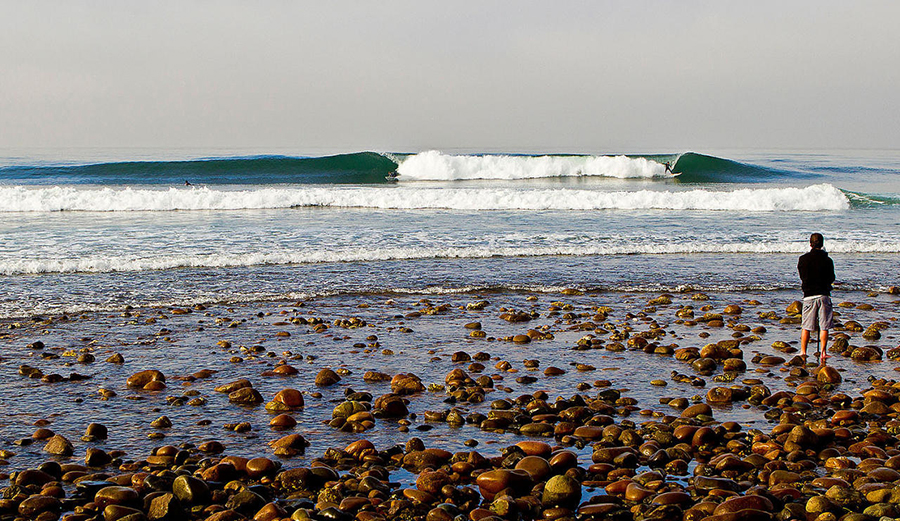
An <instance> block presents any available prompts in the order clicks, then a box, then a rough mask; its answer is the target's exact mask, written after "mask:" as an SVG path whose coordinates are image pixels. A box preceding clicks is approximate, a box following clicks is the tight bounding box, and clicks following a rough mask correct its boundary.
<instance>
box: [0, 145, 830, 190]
mask: <svg viewBox="0 0 900 521" xmlns="http://www.w3.org/2000/svg"><path fill="white" fill-rule="evenodd" d="M666 162H668V163H670V164H672V169H673V170H674V171H676V172H680V173H681V177H679V178H678V182H680V183H707V182H715V183H733V182H742V183H751V182H765V181H767V180H770V179H772V178H773V177H779V176H792V177H800V178H805V177H815V175H813V174H804V173H799V172H785V171H779V170H773V169H771V168H763V167H759V166H755V165H750V164H744V163H739V162H735V161H731V160H728V159H724V158H718V157H713V156H707V155H703V154H697V153H694V152H685V153H683V154H656V155H553V154H550V155H509V154H506V155H503V154H446V153H442V152H439V151H433V150H432V151H427V152H420V153H417V154H388V153H378V152H357V153H352V154H339V155H333V156H323V157H289V156H249V157H223V158H203V159H190V160H180V161H120V162H108V163H92V164H68V163H62V164H47V163H40V164H28V163H22V162H21V161H19V162H18V163H17V164H15V165H7V166H0V184H7V185H17V184H25V185H44V186H47V185H104V186H125V185H127V186H139V185H164V186H172V185H184V182H185V181H188V182H190V183H191V184H194V185H249V184H252V185H275V184H385V183H388V182H389V181H390V180H389V179H388V176H389V174H391V173H392V172H394V171H397V172H398V173H399V174H400V176H399V178H398V179H399V181H401V182H408V181H464V180H475V179H494V180H519V179H548V178H572V177H611V178H618V179H660V178H667V177H668V176H667V174H666V168H665V163H666Z"/></svg>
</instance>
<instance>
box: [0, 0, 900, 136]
mask: <svg viewBox="0 0 900 521" xmlns="http://www.w3.org/2000/svg"><path fill="white" fill-rule="evenodd" d="M898 20H900V2H897V1H896V0H888V1H866V0H862V1H855V2H846V1H832V0H798V1H785V0H779V1H768V0H763V1H754V2H747V1H730V0H710V1H695V0H678V1H674V0H673V1H652V0H648V1H631V0H629V1H624V0H623V1H616V2H612V1H603V0H595V1H585V2H580V1H559V2H532V1H527V0H514V1H491V0H480V1H454V2H447V1H446V0H444V1H429V0H414V1H391V0H384V1H378V2H374V1H371V0H367V1H358V2H347V1H331V0H329V1H321V0H316V1H267V0H260V1H252V2H247V1H229V0H215V1H212V0H211V1H194V2H191V1H185V0H179V1H164V0H163V1H154V2H145V1H141V2H138V1H130V0H109V1H86V0H65V1H55V2H54V1H42V0H35V1H31V0H29V1H27V2H21V1H12V0H0V149H3V148H5V149H10V148H13V149H15V148H32V147H34V148H51V149H63V148H76V149H77V148H90V147H94V148H117V147H119V148H127V147H132V148H134V147H144V148H155V149H178V148H198V149H200V148H216V149H234V150H253V151H255V152H259V153H265V152H267V151H276V150H285V149H288V150H292V151H295V152H297V153H317V152H323V151H328V152H349V151H360V150H375V151H387V152H391V151H393V152H416V151H421V150H430V149H438V150H444V151H459V150H466V151H482V152H504V151H505V152H532V153H553V152H557V153H561V152H578V153H613V152H616V153H622V152H661V153H662V152H681V151H685V150H697V151H702V150H711V149H779V150H781V149H788V150H799V149H816V150H818V149H835V148H841V149H860V148H862V149H873V148H874V149H900V27H898V24H897V21H898Z"/></svg>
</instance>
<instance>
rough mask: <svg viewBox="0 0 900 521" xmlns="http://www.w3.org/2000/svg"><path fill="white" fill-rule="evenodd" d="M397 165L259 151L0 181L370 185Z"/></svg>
mask: <svg viewBox="0 0 900 521" xmlns="http://www.w3.org/2000/svg"><path fill="white" fill-rule="evenodd" d="M396 168H397V164H396V163H395V162H394V161H393V160H391V159H390V158H389V157H387V156H385V155H382V154H378V153H375V152H360V153H355V154H342V155H335V156H326V157H310V158H298V157H285V156H259V157H236V158H222V159H202V160H191V161H134V162H121V163H100V164H91V165H76V166H16V167H6V168H0V180H3V181H7V182H10V181H13V182H25V183H28V184H58V183H62V184H104V185H124V184H176V185H177V184H184V183H185V181H187V182H189V183H191V184H225V185H229V184H238V185H239V184H286V183H300V184H306V183H310V184H318V183H322V184H373V183H387V182H388V181H387V180H386V179H385V176H387V175H388V174H389V173H391V172H393V171H394V170H395V169H396Z"/></svg>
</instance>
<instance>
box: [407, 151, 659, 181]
mask: <svg viewBox="0 0 900 521" xmlns="http://www.w3.org/2000/svg"><path fill="white" fill-rule="evenodd" d="M672 159H673V161H672V162H673V163H674V159H675V158H674V157H673V158H672ZM397 172H398V173H399V174H400V177H399V180H400V181H463V180H472V179H503V180H512V179H539V178H548V177H581V176H585V177H587V176H600V177H616V178H620V179H625V178H653V177H666V176H668V174H667V172H666V167H665V165H664V164H663V163H661V162H657V161H653V160H651V159H648V158H646V157H629V156H624V155H619V156H555V155H548V156H510V155H450V154H444V153H441V152H438V151H436V150H432V151H429V152H421V153H419V154H415V155H413V156H410V157H407V158H406V159H403V160H402V161H401V162H400V165H399V166H398V167H397Z"/></svg>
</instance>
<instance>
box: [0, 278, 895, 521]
mask: <svg viewBox="0 0 900 521" xmlns="http://www.w3.org/2000/svg"><path fill="white" fill-rule="evenodd" d="M795 298H796V295H795V294H794V293H791V292H758V293H755V294H752V295H749V294H747V293H741V294H712V293H709V294H698V293H694V292H689V291H688V292H684V293H678V294H666V295H660V294H646V293H627V294H626V293H599V294H580V293H579V292H577V291H564V292H562V293H560V294H549V293H534V294H532V293H515V292H502V293H481V294H459V295H401V294H396V295H351V296H348V295H342V296H334V297H321V298H316V299H311V300H307V301H302V302H261V303H250V304H239V305H238V304H235V305H233V306H231V307H229V306H219V305H217V306H210V307H204V306H195V307H192V308H189V307H182V308H179V307H167V308H153V309H131V310H127V311H124V312H118V313H87V314H83V315H73V316H61V317H60V316H54V317H27V318H24V319H20V320H16V321H5V322H3V323H0V346H2V350H0V375H2V381H0V405H2V410H3V414H2V416H0V460H2V466H0V478H2V479H3V481H0V486H2V487H4V489H3V490H4V492H3V499H2V500H0V518H2V519H7V518H8V519H13V518H15V517H23V518H39V519H47V520H52V519H57V518H59V517H64V518H66V519H69V521H80V520H84V519H93V518H97V519H99V518H101V517H102V518H103V519H105V520H108V521H113V520H117V519H126V518H127V519H128V521H135V520H139V519H145V518H148V519H215V520H220V519H240V518H242V517H246V518H254V519H258V520H260V521H265V520H269V519H286V518H292V519H297V520H300V519H307V518H311V519H348V520H349V519H354V518H356V519H359V520H360V521H365V520H369V519H428V520H429V521H440V520H451V519H457V518H458V519H472V520H477V519H492V518H499V519H509V520H512V519H519V518H521V519H568V518H575V517H577V518H580V519H691V520H693V519H706V518H708V519H711V520H718V519H772V518H774V517H777V518H778V519H822V520H824V519H878V518H879V517H884V516H886V517H888V518H891V517H894V516H898V515H900V510H898V508H897V505H898V504H900V488H897V490H896V492H895V490H894V483H895V482H896V481H897V480H898V479H900V451H898V440H897V438H896V433H897V432H900V422H898V421H897V419H896V417H897V411H900V402H898V400H897V396H898V395H900V385H895V380H896V375H897V371H896V369H897V368H898V367H900V362H898V361H897V359H898V358H900V349H898V343H900V342H898V340H897V338H898V337H897V336H896V333H895V330H896V327H897V326H896V320H897V317H898V315H900V300H898V299H900V297H898V295H896V294H889V293H882V294H874V293H869V294H867V293H857V292H841V293H840V294H836V295H835V296H834V301H835V304H836V310H837V311H838V313H839V315H838V316H837V317H836V319H837V321H838V322H839V323H840V324H841V326H840V327H837V328H836V329H835V331H833V332H832V336H833V339H832V342H831V347H830V348H829V352H830V353H831V354H832V355H833V356H832V358H830V359H829V360H828V361H827V364H828V367H827V368H826V369H822V368H821V367H818V366H817V364H815V363H814V362H815V357H814V356H813V352H814V351H815V344H813V346H811V349H810V356H809V357H808V359H807V360H806V361H804V360H803V359H800V358H798V357H797V354H798V352H797V351H798V347H799V345H798V342H797V341H798V339H799V319H798V317H796V316H795V315H792V314H791V313H789V309H790V305H791V303H792V302H793V301H794V299H795ZM110 487H112V488H110ZM854 516H855V517H854Z"/></svg>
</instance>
